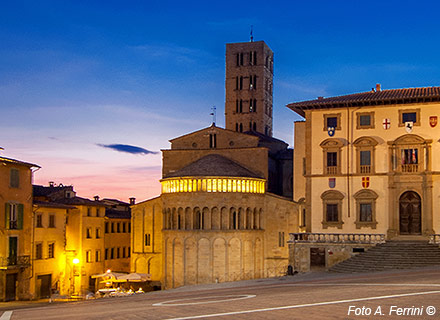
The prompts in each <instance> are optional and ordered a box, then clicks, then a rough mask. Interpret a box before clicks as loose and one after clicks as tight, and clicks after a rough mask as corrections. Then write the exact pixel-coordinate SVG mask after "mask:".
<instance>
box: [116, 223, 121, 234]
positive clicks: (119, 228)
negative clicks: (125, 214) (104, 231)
mask: <svg viewBox="0 0 440 320" xmlns="http://www.w3.org/2000/svg"><path fill="white" fill-rule="evenodd" d="M116 232H117V233H119V232H121V223H119V222H118V224H117V225H116Z"/></svg>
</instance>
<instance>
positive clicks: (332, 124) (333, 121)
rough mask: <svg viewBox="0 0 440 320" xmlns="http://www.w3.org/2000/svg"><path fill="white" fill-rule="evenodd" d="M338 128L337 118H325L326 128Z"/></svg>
mask: <svg viewBox="0 0 440 320" xmlns="http://www.w3.org/2000/svg"><path fill="white" fill-rule="evenodd" d="M337 127H338V118H337V117H328V118H327V128H337Z"/></svg>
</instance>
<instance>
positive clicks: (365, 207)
mask: <svg viewBox="0 0 440 320" xmlns="http://www.w3.org/2000/svg"><path fill="white" fill-rule="evenodd" d="M359 210H360V212H359V220H360V221H361V222H371V221H373V210H372V205H371V203H360V204H359Z"/></svg>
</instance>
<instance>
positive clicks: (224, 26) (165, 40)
mask: <svg viewBox="0 0 440 320" xmlns="http://www.w3.org/2000/svg"><path fill="white" fill-rule="evenodd" d="M439 7H440V4H439V3H438V2H437V1H418V2H414V1H386V0H384V1H368V2H367V1H337V0H335V1H286V2H279V1H272V2H270V1H252V2H244V1H243V2H236V1H223V2H208V1H186V2H182V1H13V2H12V1H11V2H4V3H2V5H1V10H0V97H1V98H0V146H2V147H4V148H5V150H4V151H2V152H1V153H2V155H4V156H7V157H12V158H18V159H22V160H25V161H30V162H35V163H37V164H39V165H40V166H42V169H40V170H39V171H38V172H36V174H35V182H36V183H40V184H46V183H47V182H48V181H55V182H56V183H63V184H73V185H74V186H75V189H76V190H77V191H78V192H79V194H80V195H82V196H87V197H92V196H93V195H95V194H99V195H100V196H103V197H116V198H121V199H123V200H124V199H125V200H126V199H127V198H128V197H129V196H135V197H137V198H138V199H139V200H141V199H146V198H149V197H152V196H154V195H157V194H159V192H160V190H159V184H158V182H157V181H158V179H160V177H161V168H160V166H161V155H160V152H159V153H154V152H158V151H160V149H165V148H168V147H169V143H168V140H169V139H172V138H175V137H177V136H180V135H182V134H185V133H188V132H191V131H194V130H198V129H200V128H203V127H206V126H208V125H210V121H211V117H210V115H209V114H210V112H211V107H212V106H213V105H215V106H216V107H217V123H218V125H220V126H223V125H224V116H223V113H224V63H225V62H224V54H225V43H228V42H243V41H248V40H249V30H250V26H251V25H253V27H254V38H255V40H264V41H266V43H267V44H268V45H269V46H270V47H271V49H272V50H273V51H274V53H275V63H274V68H275V72H274V74H275V78H274V135H275V136H276V137H278V138H281V139H283V140H285V141H287V142H288V143H290V144H291V145H292V141H293V135H292V132H293V122H294V121H295V120H298V119H299V117H298V116H297V115H295V114H294V113H293V112H292V111H290V110H288V109H287V108H286V107H285V105H286V104H287V103H289V102H294V101H301V100H308V99H315V98H316V97H317V96H326V97H328V96H335V95H343V94H349V93H354V92H361V91H368V90H370V89H371V88H372V87H374V86H375V84H376V83H381V84H382V88H383V89H391V88H403V87H418V86H438V85H440V65H439V62H438V60H439V58H438V56H439V41H438V40H439V34H440V22H439V20H438V12H439V9H440V8H439ZM112 145H128V146H136V147H139V148H142V150H145V151H144V152H137V153H136V152H135V153H129V152H121V150H118V149H117V148H109V147H108V146H112ZM122 149H123V148H122ZM122 151H123V150H122ZM148 151H152V152H153V153H149V152H148Z"/></svg>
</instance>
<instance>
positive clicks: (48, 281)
mask: <svg viewBox="0 0 440 320" xmlns="http://www.w3.org/2000/svg"><path fill="white" fill-rule="evenodd" d="M37 279H38V280H40V281H41V285H40V299H44V298H50V294H51V288H52V275H51V274H45V275H41V276H38V277H37Z"/></svg>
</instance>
